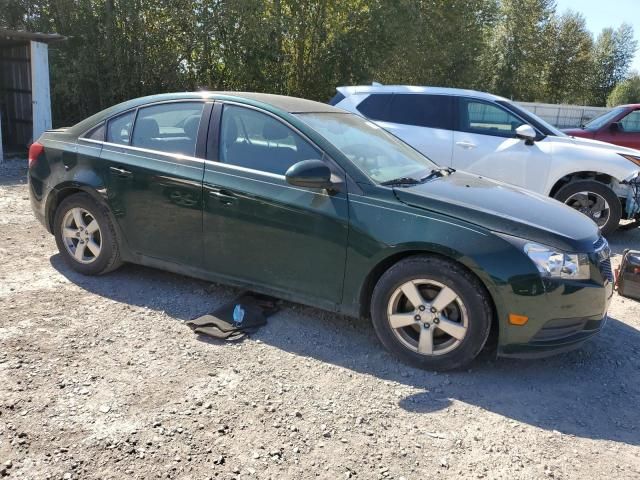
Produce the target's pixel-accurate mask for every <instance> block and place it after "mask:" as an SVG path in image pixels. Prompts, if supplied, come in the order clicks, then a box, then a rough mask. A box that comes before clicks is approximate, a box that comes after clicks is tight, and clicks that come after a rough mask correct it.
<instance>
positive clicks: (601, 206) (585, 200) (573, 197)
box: [554, 180, 622, 235]
mask: <svg viewBox="0 0 640 480" xmlns="http://www.w3.org/2000/svg"><path fill="white" fill-rule="evenodd" d="M554 198H555V199H556V200H558V201H560V202H562V203H564V204H565V205H568V206H570V207H571V208H573V209H575V210H578V211H579V212H581V213H584V214H585V215H586V216H587V217H589V218H591V220H593V221H594V222H595V223H596V225H598V228H600V231H601V232H602V234H603V235H608V234H610V233H611V232H613V231H614V230H616V229H617V228H618V224H619V223H620V218H622V205H621V204H620V200H619V199H618V196H617V195H616V194H615V193H614V191H613V190H611V189H610V188H609V187H608V186H607V185H605V184H603V183H600V182H596V181H595V180H581V181H579V182H572V183H569V184H568V185H565V186H564V187H562V188H561V189H560V190H558V192H557V193H556V194H555V195H554Z"/></svg>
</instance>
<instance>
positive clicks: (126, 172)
mask: <svg viewBox="0 0 640 480" xmlns="http://www.w3.org/2000/svg"><path fill="white" fill-rule="evenodd" d="M109 170H110V171H111V173H113V174H115V175H117V176H118V177H122V178H128V177H130V176H131V175H133V173H131V172H130V171H129V170H125V169H124V168H119V167H109Z"/></svg>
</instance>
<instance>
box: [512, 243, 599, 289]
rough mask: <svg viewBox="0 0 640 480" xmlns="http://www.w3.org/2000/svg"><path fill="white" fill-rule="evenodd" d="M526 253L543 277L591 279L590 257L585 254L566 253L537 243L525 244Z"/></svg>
mask: <svg viewBox="0 0 640 480" xmlns="http://www.w3.org/2000/svg"><path fill="white" fill-rule="evenodd" d="M524 252H525V253H526V254H527V255H528V256H529V258H530V259H531V261H533V263H534V264H535V266H536V267H537V268H538V271H539V272H540V275H542V276H543V277H550V278H564V279H570V280H587V279H589V278H590V277H591V272H590V266H589V257H588V255H586V254H584V253H564V252H560V251H558V250H554V249H553V248H550V247H546V246H544V245H539V244H537V243H527V244H525V246H524Z"/></svg>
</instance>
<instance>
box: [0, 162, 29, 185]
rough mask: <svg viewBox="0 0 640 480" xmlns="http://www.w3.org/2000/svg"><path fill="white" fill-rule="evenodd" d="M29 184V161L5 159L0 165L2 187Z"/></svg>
mask: <svg viewBox="0 0 640 480" xmlns="http://www.w3.org/2000/svg"><path fill="white" fill-rule="evenodd" d="M25 183H27V161H26V160H25V159H22V158H18V159H14V158H12V159H5V161H4V163H0V187H10V186H13V185H22V184H25Z"/></svg>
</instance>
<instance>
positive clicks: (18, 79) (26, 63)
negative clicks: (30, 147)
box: [0, 42, 33, 151]
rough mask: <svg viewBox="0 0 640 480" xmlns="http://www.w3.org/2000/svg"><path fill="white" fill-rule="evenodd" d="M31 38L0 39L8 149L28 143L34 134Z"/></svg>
mask: <svg viewBox="0 0 640 480" xmlns="http://www.w3.org/2000/svg"><path fill="white" fill-rule="evenodd" d="M30 61H31V59H30V48H29V42H24V43H21V44H15V43H14V44H3V43H0V114H1V115H2V137H3V138H2V140H3V143H4V148H5V151H6V150H9V149H12V148H21V147H25V146H26V145H27V144H28V143H30V141H31V136H32V134H33V126H32V115H33V110H32V104H31V63H30Z"/></svg>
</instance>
